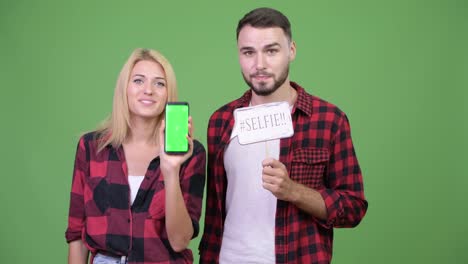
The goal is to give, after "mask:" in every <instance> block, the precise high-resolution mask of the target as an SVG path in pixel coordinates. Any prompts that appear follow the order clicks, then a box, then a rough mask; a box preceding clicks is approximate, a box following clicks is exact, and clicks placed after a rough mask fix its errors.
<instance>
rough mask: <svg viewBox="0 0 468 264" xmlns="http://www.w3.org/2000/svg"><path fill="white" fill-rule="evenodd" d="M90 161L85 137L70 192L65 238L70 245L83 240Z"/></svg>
mask: <svg viewBox="0 0 468 264" xmlns="http://www.w3.org/2000/svg"><path fill="white" fill-rule="evenodd" d="M88 167H89V165H88V161H87V158H86V144H85V140H84V137H82V138H81V139H80V141H79V142H78V146H77V150H76V156H75V165H74V170H73V178H72V186H71V192H70V208H69V214H68V227H67V230H66V232H65V238H66V240H67V242H68V243H70V242H71V241H74V240H79V239H81V233H82V230H83V228H84V223H85V207H84V195H83V194H84V183H85V177H86V174H87V173H88Z"/></svg>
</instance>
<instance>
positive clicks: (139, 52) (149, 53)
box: [96, 48, 177, 152]
mask: <svg viewBox="0 0 468 264" xmlns="http://www.w3.org/2000/svg"><path fill="white" fill-rule="evenodd" d="M139 61H153V62H156V63H158V64H159V65H161V67H162V68H163V70H164V73H165V75H166V89H167V101H168V102H171V101H177V84H176V77H175V73H174V70H173V68H172V66H171V64H170V63H169V61H168V60H167V59H166V58H165V57H164V56H163V55H162V54H161V53H159V52H158V51H155V50H151V49H141V48H139V49H136V50H134V51H133V52H132V54H131V55H130V57H129V58H128V60H127V62H126V63H125V64H124V66H123V68H122V70H121V71H120V74H119V77H118V79H117V84H116V85H115V90H114V101H113V106H112V114H111V115H110V116H109V117H107V118H106V119H105V120H104V121H103V122H102V124H101V125H100V126H99V127H98V129H97V133H96V135H97V139H98V142H99V143H98V152H100V151H101V150H102V149H104V148H105V147H106V146H108V145H112V146H113V147H114V148H119V147H120V146H121V145H122V144H123V142H124V141H125V139H126V138H127V137H128V135H129V132H130V128H131V124H130V112H129V109H128V102H127V86H128V82H129V79H130V74H131V72H132V70H133V67H134V66H135V64H136V63H137V62H139ZM165 111H166V110H165V109H164V110H163V112H162V113H161V114H160V115H159V116H158V117H156V125H155V127H154V129H153V138H154V140H155V142H157V141H158V134H157V133H158V128H159V125H160V124H161V120H162V118H163V117H164V114H165Z"/></svg>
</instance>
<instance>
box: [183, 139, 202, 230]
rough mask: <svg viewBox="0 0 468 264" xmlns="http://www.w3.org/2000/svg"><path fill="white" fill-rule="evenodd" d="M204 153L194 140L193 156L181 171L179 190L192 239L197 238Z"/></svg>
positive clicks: (200, 145)
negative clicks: (188, 217)
mask: <svg viewBox="0 0 468 264" xmlns="http://www.w3.org/2000/svg"><path fill="white" fill-rule="evenodd" d="M205 170H206V151H205V148H204V147H203V145H202V144H201V143H200V142H198V141H196V140H194V142H193V154H192V156H191V157H190V158H189V159H188V160H187V161H186V162H185V165H184V166H183V168H182V170H181V177H180V178H181V190H182V195H183V197H184V201H185V205H186V207H187V211H188V213H189V215H190V218H191V219H192V225H193V237H192V238H194V237H196V236H198V233H199V230H200V228H199V220H200V215H201V210H202V202H203V189H204V187H205Z"/></svg>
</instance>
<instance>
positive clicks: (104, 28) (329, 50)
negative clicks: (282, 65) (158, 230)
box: [0, 0, 468, 264]
mask: <svg viewBox="0 0 468 264" xmlns="http://www.w3.org/2000/svg"><path fill="white" fill-rule="evenodd" d="M260 6H270V7H274V8H277V9H279V10H281V11H283V12H284V13H285V14H286V15H287V16H288V17H289V18H290V20H291V23H292V26H293V38H294V39H295V41H296V42H297V58H296V60H295V61H294V62H293V64H292V65H291V79H292V80H294V81H297V82H298V83H300V84H301V85H303V86H304V87H305V88H306V89H307V91H309V92H311V93H313V94H315V95H318V96H320V97H322V98H324V99H326V100H329V101H331V102H333V103H335V104H337V105H338V106H339V107H340V108H341V109H342V110H344V111H345V112H346V113H347V114H348V116H349V119H350V121H351V127H352V136H353V140H354V144H355V147H356V152H357V155H358V158H359V161H360V164H361V167H362V171H363V175H364V180H365V191H366V195H367V198H368V200H369V205H370V206H369V210H368V214H367V216H366V217H365V219H364V220H363V221H362V223H361V224H360V226H359V227H357V228H355V229H337V230H336V232H335V244H334V257H333V263H346V264H354V263H355V264H362V263H467V262H468V255H467V253H466V250H467V248H468V224H467V216H468V213H467V211H468V210H467V209H468V205H467V198H466V193H467V190H466V189H467V186H468V170H467V168H466V163H467V162H468V155H467V149H468V142H467V139H466V135H467V134H468V133H467V132H468V131H467V114H468V113H467V105H468V102H467V92H466V90H467V89H468V49H467V47H468V2H466V1H461V0H426V1H422V0H395V1H375V0H373V1H371V0H356V1H345V0H337V1H214V0H213V1H179V0H174V1H155V0H151V1H89V0H85V1H58V0H56V1H54V0H44V1H24V0H17V1H1V2H0V38H1V41H0V58H1V63H0V77H1V96H0V100H1V101H0V102H1V103H0V110H1V111H0V113H1V120H2V129H1V138H2V141H3V142H2V144H1V148H0V155H1V158H0V162H1V171H2V173H1V175H2V177H1V191H0V199H1V200H0V201H1V203H0V204H1V212H2V213H1V215H2V217H1V224H0V256H1V262H2V263H29V262H31V261H33V262H35V263H64V262H66V255H67V244H66V243H65V239H64V231H65V228H66V225H67V213H68V202H69V191H70V184H71V177H72V169H73V160H74V154H75V149H76V143H77V140H78V138H79V135H80V134H81V133H82V132H84V131H88V130H92V129H94V128H95V127H96V125H97V124H98V123H99V122H100V121H101V120H102V119H104V117H105V116H106V115H107V114H109V113H110V110H111V106H112V95H113V89H114V85H115V82H116V78H117V75H118V73H119V71H120V69H121V67H122V65H123V63H124V62H125V60H126V59H127V58H128V56H129V55H130V52H131V51H132V50H133V49H134V48H136V47H148V48H154V49H158V50H160V51H161V52H162V53H163V54H164V55H166V56H167V57H168V59H169V60H170V61H171V63H172V64H173V66H174V68H175V72H176V75H177V78H178V84H179V89H180V100H181V101H189V102H190V108H191V114H192V116H193V119H194V124H195V136H196V137H197V138H198V139H199V140H200V141H201V142H202V143H203V144H205V146H206V126H207V121H208V118H209V116H210V114H211V113H212V112H213V111H214V110H215V109H217V108H218V107H219V106H221V105H222V104H224V103H226V102H228V101H231V100H233V99H236V98H238V97H239V96H240V95H241V94H242V93H243V92H244V91H245V90H246V89H247V87H246V85H245V83H244V81H243V79H242V77H241V75H240V67H239V65H238V60H237V51H236V38H235V29H236V26H237V22H238V20H239V19H240V18H241V16H242V15H244V14H245V13H246V12H247V11H249V10H251V9H253V8H255V7H260ZM201 226H202V227H203V221H202V222H201ZM199 238H200V236H199V237H198V238H196V239H194V240H193V241H192V243H191V244H190V247H191V248H192V249H194V255H195V259H196V262H198V251H197V250H196V248H197V246H198V242H199Z"/></svg>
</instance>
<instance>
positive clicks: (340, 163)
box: [199, 82, 367, 264]
mask: <svg viewBox="0 0 468 264" xmlns="http://www.w3.org/2000/svg"><path fill="white" fill-rule="evenodd" d="M291 85H292V86H293V87H294V88H295V89H296V91H297V94H298V97H297V101H296V103H295V105H294V107H293V110H292V120H293V126H294V135H293V136H292V137H290V138H286V139H281V141H280V161H281V162H282V163H284V165H285V166H286V168H287V169H288V172H289V176H290V177H291V179H292V180H294V181H296V182H299V183H301V184H303V185H305V186H308V187H310V188H313V189H315V190H317V191H318V192H320V194H321V195H322V197H323V199H324V201H325V205H326V208H327V212H328V219H326V220H325V221H323V220H319V219H317V218H315V217H313V216H311V215H309V214H307V213H305V212H303V211H301V210H300V209H299V208H297V207H296V206H295V205H293V204H291V203H288V202H285V201H281V200H278V202H277V209H276V218H275V255H276V262H277V263H317V264H324V263H330V261H331V258H332V245H333V228H334V227H354V226H356V225H357V224H359V222H360V221H361V219H362V218H363V217H364V215H365V213H366V210H367V201H366V200H365V197H364V189H363V181H362V175H361V170H360V167H359V164H358V161H357V158H356V155H355V152H354V147H353V143H352V141H351V132H350V126H349V122H348V119H347V117H346V115H345V114H344V113H343V112H342V111H340V110H339V109H338V108H337V107H336V106H334V105H332V104H330V103H328V102H325V101H324V100H322V99H320V98H318V97H315V96H312V95H310V94H308V93H306V92H305V90H304V89H303V88H302V87H300V86H299V85H298V84H296V83H293V82H291ZM251 96H252V95H251V91H247V92H246V93H245V94H244V95H243V96H242V97H241V98H239V99H237V100H235V101H233V102H231V103H229V104H227V105H225V106H223V107H221V108H220V109H218V110H217V111H216V112H215V113H214V114H213V115H212V116H211V118H210V121H209V125H208V177H207V181H208V184H207V200H206V215H205V217H206V218H205V229H204V234H203V237H202V241H201V242H200V246H199V250H200V263H217V262H218V260H219V252H220V248H221V242H222V237H223V226H224V220H225V216H226V211H225V210H226V209H225V202H226V201H225V197H226V186H227V184H228V182H227V180H226V172H225V169H224V164H223V160H224V158H223V154H224V150H225V147H226V146H227V144H228V143H229V140H230V137H231V132H232V129H233V126H234V116H233V112H234V110H235V109H236V108H240V107H246V106H248V105H249V102H250V99H251ZM239 166H242V164H239ZM239 254H242V252H239Z"/></svg>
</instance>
